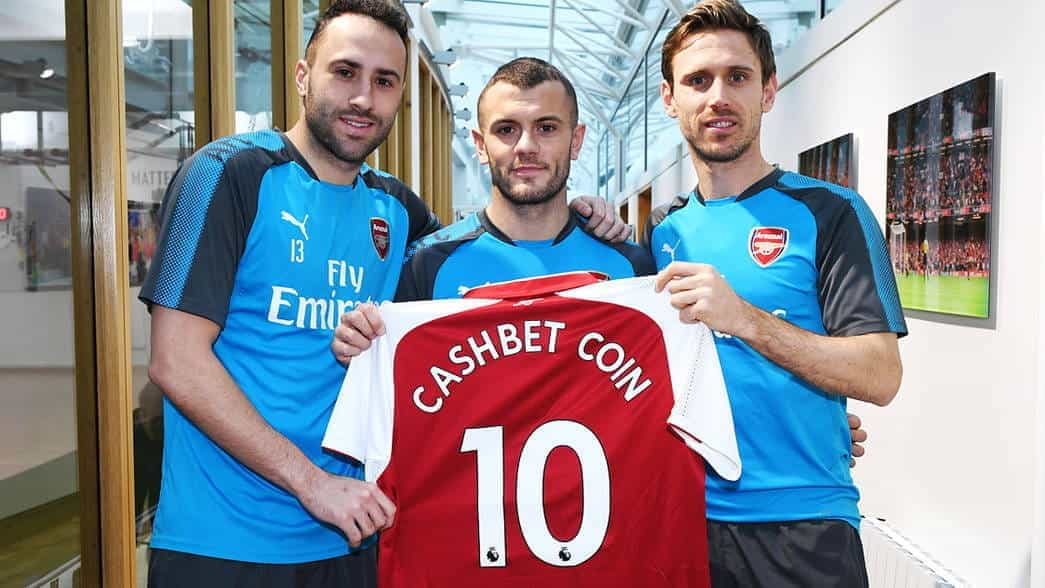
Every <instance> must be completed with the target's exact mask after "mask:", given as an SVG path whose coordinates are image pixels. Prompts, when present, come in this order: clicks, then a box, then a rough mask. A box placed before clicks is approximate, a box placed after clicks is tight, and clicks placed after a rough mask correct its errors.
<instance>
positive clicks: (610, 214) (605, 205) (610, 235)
mask: <svg viewBox="0 0 1045 588" xmlns="http://www.w3.org/2000/svg"><path fill="white" fill-rule="evenodd" d="M570 208H572V209H573V210H575V211H576V212H577V214H579V215H581V216H583V217H585V218H587V219H588V224H587V225H585V227H584V230H586V231H588V232H589V233H591V234H592V235H594V236H596V237H598V238H599V239H602V240H603V241H609V242H610V243H620V242H621V241H627V240H628V238H630V237H631V225H629V224H628V223H626V222H624V219H622V218H621V217H620V216H618V215H617V211H616V210H614V209H613V207H612V206H610V203H609V202H607V201H606V200H604V199H602V198H596V197H595V196H578V197H576V198H574V199H573V200H571V201H570Z"/></svg>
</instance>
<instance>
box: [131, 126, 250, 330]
mask: <svg viewBox="0 0 1045 588" xmlns="http://www.w3.org/2000/svg"><path fill="white" fill-rule="evenodd" d="M234 148H235V147H232V146H230V145H229V144H226V142H218V143H212V144H210V145H208V146H206V147H204V148H203V149H201V150H200V151H198V152H197V153H196V154H194V155H193V156H192V157H190V158H189V159H188V160H187V161H186V162H185V163H184V164H183V165H182V166H181V168H180V169H179V170H178V172H177V173H176V174H175V176H174V179H173V180H171V183H170V185H169V186H168V187H167V192H166V195H165V196H164V200H163V205H162V207H161V213H160V214H161V229H160V239H159V244H158V246H157V250H156V257H155V258H154V261H153V264H152V266H151V268H150V270H149V274H148V276H146V279H145V282H144V284H143V285H142V289H141V293H140V294H139V298H140V299H141V300H142V301H144V302H145V303H146V304H148V305H150V307H151V305H153V304H157V305H160V306H164V307H167V308H173V309H176V310H181V311H184V312H188V313H192V314H195V315H198V316H202V317H204V318H206V319H209V320H211V321H212V322H214V323H216V324H218V325H219V326H222V327H223V326H224V324H225V316H226V314H227V313H228V306H229V299H230V297H231V295H232V289H233V286H234V284H235V280H236V270H237V268H238V267H239V261H240V258H241V257H242V255H243V251H244V248H245V246H246V241H247V235H248V234H249V232H250V228H251V225H253V223H254V217H255V215H256V213H257V203H258V200H257V199H258V188H259V186H260V184H261V179H262V177H263V176H264V175H265V173H266V172H267V170H268V167H269V164H268V163H267V162H266V161H265V158H264V156H263V155H262V154H260V153H253V152H252V151H250V150H249V149H248V150H241V151H239V152H234V151H232V149H234Z"/></svg>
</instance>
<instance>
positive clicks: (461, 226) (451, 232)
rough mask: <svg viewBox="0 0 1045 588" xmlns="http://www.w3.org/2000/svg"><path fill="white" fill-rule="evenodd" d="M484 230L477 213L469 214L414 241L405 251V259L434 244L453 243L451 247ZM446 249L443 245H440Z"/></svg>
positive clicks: (474, 236) (474, 237)
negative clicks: (408, 249)
mask: <svg viewBox="0 0 1045 588" xmlns="http://www.w3.org/2000/svg"><path fill="white" fill-rule="evenodd" d="M483 232H484V229H483V226H482V223H481V222H480V220H479V215H478V214H470V215H468V216H467V217H465V218H463V219H461V220H459V221H457V222H456V223H454V224H452V225H449V226H446V227H443V228H441V229H439V230H438V231H436V232H434V233H431V234H429V235H428V236H426V237H422V238H420V239H418V240H417V241H415V242H414V243H413V245H412V246H411V247H410V251H408V252H407V259H410V258H412V257H413V256H415V255H417V254H418V253H419V252H421V251H423V250H425V249H429V248H432V247H434V246H436V245H446V244H454V245H453V247H452V248H451V250H452V249H455V248H456V247H457V245H459V244H460V243H461V242H464V241H471V240H473V239H476V238H478V237H479V235H481V234H482V233H483ZM440 249H441V250H442V249H446V248H445V247H441V248H440Z"/></svg>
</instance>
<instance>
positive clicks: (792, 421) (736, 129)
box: [645, 0, 907, 587]
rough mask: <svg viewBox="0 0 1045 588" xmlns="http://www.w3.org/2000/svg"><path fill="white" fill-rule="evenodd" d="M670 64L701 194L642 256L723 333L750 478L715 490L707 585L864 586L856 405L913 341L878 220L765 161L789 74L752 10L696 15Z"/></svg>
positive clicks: (876, 399) (874, 392)
mask: <svg viewBox="0 0 1045 588" xmlns="http://www.w3.org/2000/svg"><path fill="white" fill-rule="evenodd" d="M661 64H662V65H661V67H662V73H663V76H664V81H663V82H662V84H661V95H662V97H663V101H664V105H665V108H666V109H667V112H668V114H669V115H670V116H672V117H675V118H678V120H679V126H680V128H681V130H682V134H683V136H684V137H685V138H686V141H687V143H688V145H689V153H690V158H691V160H692V162H693V166H694V168H695V170H696V172H697V176H698V178H699V184H698V188H697V189H696V190H694V191H693V192H692V193H690V194H688V195H685V196H682V197H679V198H677V199H676V200H675V201H674V202H672V203H670V204H669V205H667V206H664V207H661V208H659V209H657V210H656V211H654V213H653V214H651V215H650V221H649V224H648V226H647V227H646V231H645V237H646V242H647V244H648V245H649V247H650V250H651V252H652V253H653V254H654V256H655V257H656V260H657V266H658V267H659V268H661V273H660V274H659V277H658V288H664V287H666V288H668V289H669V291H670V292H672V303H673V304H674V305H675V306H676V307H677V308H678V309H679V310H680V315H681V317H682V319H683V320H684V321H693V322H696V321H700V322H703V323H705V324H707V325H708V326H709V327H710V328H712V329H713V330H715V331H716V333H717V334H718V339H717V346H718V349H719V356H720V359H721V363H722V369H723V373H724V375H725V378H726V386H727V389H728V391H729V395H730V402H731V404H732V407H733V414H734V419H735V422H736V428H737V438H738V442H739V446H740V455H741V457H742V459H743V460H744V474H743V476H742V477H741V479H740V480H739V481H738V482H727V481H725V480H723V479H721V478H718V477H717V476H715V475H713V474H709V477H708V482H707V489H708V490H707V492H708V494H707V506H708V518H709V519H710V520H709V525H708V534H709V550H710V553H711V557H712V561H711V570H712V581H713V583H714V584H715V585H716V586H774V587H777V586H863V585H866V584H867V576H866V570H865V566H864V561H863V554H862V548H861V545H860V541H859V535H858V532H857V529H858V528H859V512H858V510H857V500H858V498H859V493H858V491H857V489H856V487H855V485H854V484H853V481H852V479H851V477H850V475H849V468H848V467H847V466H848V462H849V459H850V436H849V432H848V430H847V427H846V417H845V406H846V402H845V401H846V398H855V399H858V400H864V401H868V402H873V403H875V404H878V405H885V404H888V403H889V402H890V401H891V400H892V399H893V397H894V396H895V394H896V392H897V390H898V388H899V384H900V377H901V371H902V370H901V365H900V357H899V350H898V346H897V337H898V336H902V335H904V334H906V332H907V328H906V325H905V323H904V319H903V314H902V313H901V310H900V306H899V298H898V296H897V291H896V284H895V282H894V280H893V275H892V272H891V270H890V266H889V262H888V257H887V255H886V249H885V243H884V238H883V237H882V234H881V231H880V229H879V224H878V223H877V221H876V220H875V218H874V216H873V214H872V213H871V211H870V209H869V208H868V207H867V205H866V203H864V201H863V200H862V199H861V198H860V196H859V195H857V194H856V193H855V192H852V191H850V190H847V189H843V188H840V187H838V186H834V185H831V184H827V183H824V182H819V181H816V180H812V179H809V178H806V177H803V176H799V175H797V174H793V173H787V172H783V171H781V170H778V169H775V168H774V167H773V166H771V165H770V164H769V163H767V162H766V160H765V159H764V158H763V157H762V153H761V148H760V144H759V139H760V127H761V119H762V115H763V114H764V113H767V112H769V111H770V109H771V108H772V107H773V102H774V99H775V97H776V90H777V80H776V75H775V73H776V67H775V65H774V60H773V50H772V42H771V40H770V36H769V33H768V31H767V30H766V29H765V28H764V27H763V26H762V25H761V24H760V23H759V21H758V20H757V19H756V18H754V17H753V16H751V15H750V14H748V13H747V12H746V11H745V10H744V8H743V7H741V6H740V4H739V2H737V1H735V0H705V1H703V2H700V3H698V4H697V5H696V6H695V7H693V8H692V9H691V10H690V11H689V12H688V13H687V14H686V15H684V16H683V17H682V20H681V22H680V23H679V24H678V25H677V26H676V27H675V28H674V29H672V31H671V32H670V33H669V34H668V36H667V38H666V39H665V41H664V46H663V55H662V62H661Z"/></svg>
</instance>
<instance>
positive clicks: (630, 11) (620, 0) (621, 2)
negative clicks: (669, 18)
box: [613, 0, 653, 31]
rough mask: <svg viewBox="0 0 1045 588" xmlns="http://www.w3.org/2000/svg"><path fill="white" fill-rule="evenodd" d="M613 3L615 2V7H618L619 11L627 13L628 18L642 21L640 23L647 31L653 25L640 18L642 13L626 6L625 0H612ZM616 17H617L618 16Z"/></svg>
mask: <svg viewBox="0 0 1045 588" xmlns="http://www.w3.org/2000/svg"><path fill="white" fill-rule="evenodd" d="M613 1H614V2H616V3H617V6H620V7H621V9H622V10H624V12H627V13H628V16H630V17H631V18H634V19H637V20H640V21H642V23H643V24H642V26H643V28H645V29H646V30H647V31H648V30H650V29H652V28H653V23H651V22H649V21H648V20H646V17H644V16H642V13H640V12H639V11H638V10H635V8H634V7H633V6H632V5H631V4H628V3H627V2H626V1H625V0H613ZM617 16H618V17H619V16H620V15H619V14H618V15H617Z"/></svg>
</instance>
